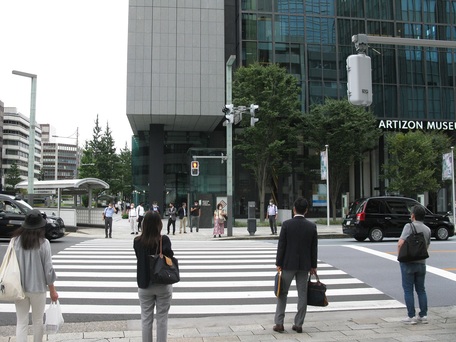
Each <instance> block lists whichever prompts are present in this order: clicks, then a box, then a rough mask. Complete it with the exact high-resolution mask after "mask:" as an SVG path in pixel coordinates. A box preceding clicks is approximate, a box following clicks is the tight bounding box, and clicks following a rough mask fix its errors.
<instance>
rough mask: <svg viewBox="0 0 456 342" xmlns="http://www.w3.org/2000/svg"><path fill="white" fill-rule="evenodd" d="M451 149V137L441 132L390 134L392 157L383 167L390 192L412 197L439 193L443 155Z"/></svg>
mask: <svg viewBox="0 0 456 342" xmlns="http://www.w3.org/2000/svg"><path fill="white" fill-rule="evenodd" d="M450 146H451V140H450V138H449V137H447V136H446V135H445V134H443V133H439V132H432V133H424V132H422V131H415V132H408V133H390V134H388V135H387V136H386V147H387V150H388V154H389V158H388V161H387V163H386V164H385V165H384V166H383V169H384V177H385V179H388V180H389V185H388V191H389V192H397V193H399V194H402V195H404V196H408V197H413V198H416V196H417V195H418V194H420V193H423V192H425V191H429V192H436V191H437V190H438V189H439V188H440V187H441V184H442V180H441V179H442V154H443V153H445V152H447V151H448V150H449V149H450Z"/></svg>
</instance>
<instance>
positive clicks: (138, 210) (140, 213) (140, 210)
mask: <svg viewBox="0 0 456 342" xmlns="http://www.w3.org/2000/svg"><path fill="white" fill-rule="evenodd" d="M136 216H137V217H138V218H137V219H136V220H137V222H138V232H140V231H141V223H142V220H143V217H144V203H143V202H141V203H139V205H138V206H137V207H136Z"/></svg>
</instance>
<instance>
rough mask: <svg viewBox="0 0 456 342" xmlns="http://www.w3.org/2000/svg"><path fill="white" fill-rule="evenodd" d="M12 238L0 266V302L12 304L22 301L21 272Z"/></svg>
mask: <svg viewBox="0 0 456 342" xmlns="http://www.w3.org/2000/svg"><path fill="white" fill-rule="evenodd" d="M14 240H15V239H14V238H13V239H11V241H10V243H9V245H8V249H7V250H6V254H5V256H4V257H3V262H2V265H1V266H0V301H4V302H14V301H16V300H19V299H24V298H25V296H24V290H23V289H22V283H21V271H20V269H19V263H18V262H17V257H16V251H15V250H14Z"/></svg>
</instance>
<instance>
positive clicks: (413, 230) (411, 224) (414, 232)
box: [410, 222, 416, 234]
mask: <svg viewBox="0 0 456 342" xmlns="http://www.w3.org/2000/svg"><path fill="white" fill-rule="evenodd" d="M410 226H411V227H412V233H413V234H416V228H415V225H414V224H413V222H410Z"/></svg>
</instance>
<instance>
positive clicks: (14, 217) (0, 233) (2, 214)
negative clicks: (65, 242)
mask: <svg viewBox="0 0 456 342" xmlns="http://www.w3.org/2000/svg"><path fill="white" fill-rule="evenodd" d="M32 209H33V208H32V207H31V206H30V205H29V204H28V203H27V202H25V201H24V200H22V199H21V198H19V197H15V196H11V195H6V194H0V237H11V235H12V233H13V232H14V231H15V230H16V229H17V228H19V227H20V226H21V225H22V223H23V222H24V220H25V215H26V214H27V213H28V212H29V211H30V210H32ZM43 217H44V218H45V219H46V221H47V224H46V235H45V236H46V238H47V239H48V240H54V239H60V238H61V237H62V236H64V235H65V224H64V222H63V220H62V219H61V218H60V217H57V216H54V215H50V216H47V215H46V214H45V213H43Z"/></svg>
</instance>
